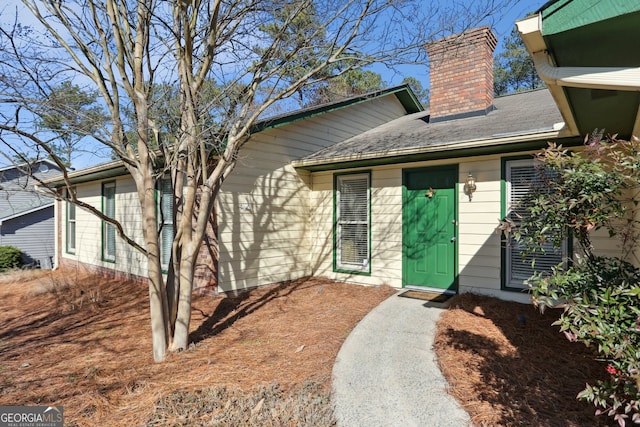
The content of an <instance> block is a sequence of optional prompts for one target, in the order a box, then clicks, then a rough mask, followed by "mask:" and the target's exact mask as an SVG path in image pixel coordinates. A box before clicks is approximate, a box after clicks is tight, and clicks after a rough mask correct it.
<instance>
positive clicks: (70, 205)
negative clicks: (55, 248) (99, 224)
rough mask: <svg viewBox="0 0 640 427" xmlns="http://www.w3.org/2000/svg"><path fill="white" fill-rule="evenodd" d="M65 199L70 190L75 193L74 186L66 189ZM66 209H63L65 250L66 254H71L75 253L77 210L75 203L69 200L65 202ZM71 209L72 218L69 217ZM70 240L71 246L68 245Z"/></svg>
mask: <svg viewBox="0 0 640 427" xmlns="http://www.w3.org/2000/svg"><path fill="white" fill-rule="evenodd" d="M66 191H67V199H68V198H69V191H72V192H74V193H75V191H76V188H75V187H72V188H71V189H70V190H69V189H67V190H66ZM65 205H66V209H65V214H66V217H65V251H66V253H68V254H71V255H75V253H76V249H77V246H76V241H77V232H78V226H77V224H78V222H77V218H78V217H77V210H76V205H74V204H73V203H71V202H68V201H67V202H66V203H65ZM72 211H73V219H71V212H72ZM72 224H73V239H71V238H70V230H71V228H72V227H71V225H72ZM70 242H72V243H73V246H72V245H70Z"/></svg>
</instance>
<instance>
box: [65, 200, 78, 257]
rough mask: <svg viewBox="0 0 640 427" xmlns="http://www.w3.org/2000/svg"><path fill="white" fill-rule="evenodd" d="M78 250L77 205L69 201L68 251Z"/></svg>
mask: <svg viewBox="0 0 640 427" xmlns="http://www.w3.org/2000/svg"><path fill="white" fill-rule="evenodd" d="M75 250H76V205H74V204H71V203H67V252H74V251H75Z"/></svg>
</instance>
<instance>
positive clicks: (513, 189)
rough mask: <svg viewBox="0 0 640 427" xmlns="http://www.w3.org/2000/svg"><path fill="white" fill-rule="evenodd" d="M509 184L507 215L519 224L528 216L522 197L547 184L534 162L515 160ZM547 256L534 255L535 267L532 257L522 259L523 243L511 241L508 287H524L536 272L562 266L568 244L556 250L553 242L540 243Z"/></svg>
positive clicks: (511, 165) (508, 164) (509, 244)
mask: <svg viewBox="0 0 640 427" xmlns="http://www.w3.org/2000/svg"><path fill="white" fill-rule="evenodd" d="M506 178H507V182H508V188H509V192H508V194H507V197H508V200H507V208H508V209H509V211H508V212H507V216H508V217H509V218H510V219H511V220H513V221H514V222H516V223H518V222H519V220H520V218H522V217H523V216H525V215H527V213H526V206H522V205H521V203H522V200H523V198H524V197H525V196H526V195H527V194H528V193H529V192H530V191H532V190H533V189H538V188H540V186H542V185H544V183H543V181H542V179H541V177H540V172H539V171H538V170H537V169H536V167H535V164H534V160H533V159H531V160H513V161H510V162H507V177H506ZM539 247H540V248H541V249H542V250H544V254H542V253H536V254H535V264H534V265H533V266H532V259H533V257H532V256H527V257H526V258H524V257H523V254H522V252H523V250H524V247H522V245H521V244H519V243H518V242H516V241H515V240H513V239H510V241H509V242H508V247H507V250H506V255H507V270H508V271H507V273H506V274H507V286H508V287H515V288H525V287H526V284H525V282H526V280H527V279H529V278H530V277H531V276H532V275H533V273H534V272H541V273H545V272H549V273H550V272H551V268H552V267H555V266H556V265H558V264H560V263H561V262H562V261H563V259H564V257H565V253H566V244H565V245H564V246H563V248H554V247H553V244H552V243H551V239H548V241H546V242H540V246H539Z"/></svg>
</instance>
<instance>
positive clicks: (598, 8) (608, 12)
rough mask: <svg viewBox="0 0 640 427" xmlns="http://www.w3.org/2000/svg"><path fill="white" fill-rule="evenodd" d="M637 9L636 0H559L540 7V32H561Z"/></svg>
mask: <svg viewBox="0 0 640 427" xmlns="http://www.w3.org/2000/svg"><path fill="white" fill-rule="evenodd" d="M637 11H640V3H638V2H637V1H620V0H559V1H555V2H552V3H548V4H547V5H545V6H543V8H542V9H541V13H542V34H543V35H545V36H547V35H550V34H556V33H561V32H563V31H568V30H572V29H574V28H578V27H582V26H585V25H589V24H593V23H596V22H599V21H604V20H607V19H610V18H615V17H617V16H621V15H626V14H628V13H633V12H637Z"/></svg>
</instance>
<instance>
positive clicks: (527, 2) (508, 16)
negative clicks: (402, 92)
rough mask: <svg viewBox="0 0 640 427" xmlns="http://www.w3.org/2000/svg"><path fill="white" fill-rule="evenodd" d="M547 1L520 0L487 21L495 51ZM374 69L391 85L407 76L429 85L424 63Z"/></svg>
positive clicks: (500, 49) (501, 47)
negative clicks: (520, 22)
mask: <svg viewBox="0 0 640 427" xmlns="http://www.w3.org/2000/svg"><path fill="white" fill-rule="evenodd" d="M547 1H548V0H520V1H517V2H516V3H515V4H514V5H513V6H511V7H510V8H507V9H505V10H504V11H502V13H501V14H500V15H498V16H496V15H494V16H492V17H490V21H487V24H489V25H491V27H492V29H493V32H494V33H495V35H496V37H497V39H498V45H497V47H496V51H495V53H499V52H500V51H502V50H503V41H504V39H505V38H506V37H507V36H508V35H509V34H510V33H511V30H512V29H513V28H514V27H515V22H516V21H517V20H520V19H522V18H524V17H525V16H527V15H528V14H529V13H531V12H535V11H537V10H538V9H539V8H540V7H542V6H543V5H544V4H545V3H547ZM424 4H425V7H428V4H429V1H426V0H425V2H424ZM373 69H374V71H376V72H377V73H380V74H381V75H382V77H383V80H384V81H385V82H387V83H389V86H396V85H399V84H401V83H402V80H403V79H404V78H405V77H415V78H416V79H418V81H420V83H422V85H423V87H425V88H427V87H429V70H428V68H427V67H426V66H424V65H406V66H402V67H399V68H398V69H396V70H388V69H387V68H385V67H384V66H380V65H378V66H375V67H374V68H373Z"/></svg>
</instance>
